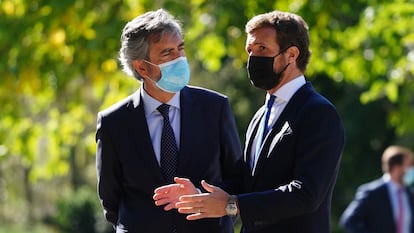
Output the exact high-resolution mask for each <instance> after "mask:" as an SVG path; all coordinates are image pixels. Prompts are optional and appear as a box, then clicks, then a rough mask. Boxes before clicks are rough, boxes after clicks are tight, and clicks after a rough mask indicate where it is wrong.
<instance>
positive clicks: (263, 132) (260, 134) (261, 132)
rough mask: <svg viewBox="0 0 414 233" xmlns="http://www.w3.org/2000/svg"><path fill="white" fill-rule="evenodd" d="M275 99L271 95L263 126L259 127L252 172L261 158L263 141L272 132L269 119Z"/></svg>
mask: <svg viewBox="0 0 414 233" xmlns="http://www.w3.org/2000/svg"><path fill="white" fill-rule="evenodd" d="M275 99H276V96H274V95H271V96H270V98H269V99H268V100H267V104H266V110H265V115H264V119H262V120H261V124H262V125H261V126H260V127H259V130H258V132H257V135H258V138H257V143H256V152H255V153H254V157H253V158H252V160H251V161H250V168H251V169H252V170H253V168H254V164H255V162H256V160H257V158H258V157H259V152H260V148H261V147H262V143H263V140H264V138H266V135H267V133H268V132H269V130H270V127H268V124H269V117H270V112H271V110H272V106H273V103H274V102H275Z"/></svg>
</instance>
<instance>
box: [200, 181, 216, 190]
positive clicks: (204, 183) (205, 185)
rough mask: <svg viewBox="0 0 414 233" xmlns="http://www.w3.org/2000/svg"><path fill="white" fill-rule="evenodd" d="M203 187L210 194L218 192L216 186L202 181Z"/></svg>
mask: <svg viewBox="0 0 414 233" xmlns="http://www.w3.org/2000/svg"><path fill="white" fill-rule="evenodd" d="M201 186H203V188H204V189H205V190H207V191H208V192H209V193H212V192H214V191H215V190H216V186H214V185H211V184H209V183H207V182H206V181H205V180H202V181H201Z"/></svg>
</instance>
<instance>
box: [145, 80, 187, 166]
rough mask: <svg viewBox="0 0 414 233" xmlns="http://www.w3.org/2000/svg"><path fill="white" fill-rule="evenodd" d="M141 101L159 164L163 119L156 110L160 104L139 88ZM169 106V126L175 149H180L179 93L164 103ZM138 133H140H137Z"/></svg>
mask: <svg viewBox="0 0 414 233" xmlns="http://www.w3.org/2000/svg"><path fill="white" fill-rule="evenodd" d="M140 95H141V100H142V101H143V103H144V111H145V118H146V119H147V125H148V130H149V133H150V136H151V141H152V147H153V148H154V152H155V157H156V159H157V161H158V164H160V158H161V155H160V150H161V133H162V127H163V120H164V119H163V117H162V115H161V114H160V113H159V112H158V110H157V108H158V106H160V105H161V104H162V103H161V102H160V101H158V100H156V99H154V98H153V97H151V96H150V95H149V94H148V93H147V92H146V91H145V90H144V88H143V87H141V88H140ZM166 104H168V105H170V110H169V117H170V124H171V127H172V128H173V130H174V136H175V141H176V142H177V148H178V149H180V128H181V111H180V109H181V108H180V92H177V93H176V94H175V95H174V96H173V98H171V99H170V101H168V103H166ZM137 133H140V132H137Z"/></svg>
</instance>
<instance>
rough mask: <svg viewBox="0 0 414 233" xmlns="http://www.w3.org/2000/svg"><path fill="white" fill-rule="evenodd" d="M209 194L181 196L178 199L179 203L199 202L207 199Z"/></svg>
mask: <svg viewBox="0 0 414 233" xmlns="http://www.w3.org/2000/svg"><path fill="white" fill-rule="evenodd" d="M208 195H209V193H201V194H194V195H183V196H181V197H180V199H179V200H180V202H201V201H204V200H205V199H206V198H207V197H208Z"/></svg>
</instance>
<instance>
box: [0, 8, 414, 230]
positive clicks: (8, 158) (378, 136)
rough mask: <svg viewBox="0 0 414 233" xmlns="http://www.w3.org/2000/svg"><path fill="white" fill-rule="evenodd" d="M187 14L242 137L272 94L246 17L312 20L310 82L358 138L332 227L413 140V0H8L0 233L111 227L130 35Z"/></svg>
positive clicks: (200, 71) (2, 29)
mask: <svg viewBox="0 0 414 233" xmlns="http://www.w3.org/2000/svg"><path fill="white" fill-rule="evenodd" d="M161 7H162V8H164V9H166V10H168V11H170V13H172V14H173V15H175V16H176V17H177V18H179V19H180V20H181V21H182V22H183V27H184V30H185V46H186V53H187V57H188V58H189V62H190V66H191V72H192V75H191V81H190V84H193V85H200V86H204V87H207V88H211V89H215V90H217V91H219V92H222V93H224V94H226V95H228V96H229V97H230V100H231V104H232V108H233V111H234V114H235V116H236V121H237V125H238V129H239V133H240V136H241V140H242V142H244V132H245V129H246V128H247V124H248V122H249V120H250V118H251V117H252V115H253V114H254V112H255V111H256V110H257V108H258V107H259V106H260V105H262V104H263V101H264V93H263V92H262V91H260V90H258V89H256V88H254V87H252V86H251V84H250V83H249V81H248V79H247V73H246V69H245V66H246V60H247V54H246V52H245V51H244V44H245V39H246V38H245V33H244V25H245V23H246V22H247V20H248V19H250V18H251V17H252V16H254V15H256V14H259V13H264V12H267V11H271V10H273V9H279V10H283V11H290V12H294V13H297V14H299V15H301V16H302V17H303V18H304V19H305V20H306V21H307V22H308V24H309V27H310V36H311V50H312V57H311V62H310V65H309V68H308V70H307V72H306V77H307V79H308V80H310V81H311V82H312V83H313V85H314V86H315V88H316V89H317V90H318V91H320V92H321V93H322V94H323V95H325V96H326V97H328V98H329V99H330V100H331V101H332V102H333V103H334V104H335V105H336V106H337V108H338V111H339V112H340V114H341V116H342V119H343V122H344V125H345V130H346V145H345V151H344V155H343V159H342V164H341V170H340V174H339V177H338V181H337V185H336V188H335V191H334V197H333V207H332V208H333V209H332V229H333V232H335V233H340V232H342V230H341V229H340V228H339V227H338V224H337V222H338V218H339V216H340V214H341V213H342V212H343V210H344V208H345V207H346V205H347V204H348V203H349V201H350V200H351V199H352V198H353V195H354V192H355V189H356V187H357V186H358V185H360V184H361V183H363V182H367V181H369V180H371V179H374V178H377V177H379V176H380V175H381V169H380V156H381V153H382V151H383V149H384V148H385V147H386V146H388V145H389V144H401V145H404V146H407V147H409V148H411V149H413V148H414V141H413V133H414V120H413V119H414V118H413V117H414V108H413V105H414V98H413V97H414V96H413V93H414V92H413V91H414V82H413V78H414V77H413V76H414V27H413V25H414V1H407V0H394V1H380V0H372V1H369V0H368V1H362V0H337V1H331V0H312V1H311V0H289V1H287V0H285V1H276V0H274V1H271V0H187V1H182V0H175V1H174V0H125V1H117V0H100V1H98V0H96V1H94V0H50V1H44V0H33V1H30V0H26V1H25V0H0V53H1V57H0V59H1V60H0V233H5V232H7V233H22V232H34V233H37V232H39V233H40V232H42V233H52V232H62V233H65V232H67V233H71V232H77V233H82V232H88V233H94V232H110V227H109V226H108V224H107V223H106V222H105V221H104V219H103V214H102V211H101V208H100V206H99V202H98V199H97V195H96V176H95V141H94V133H95V127H96V114H97V112H98V111H99V110H101V109H103V108H105V107H107V106H109V105H111V104H113V103H115V102H116V101H118V100H120V99H122V98H124V97H126V96H127V95H129V94H130V93H132V92H133V91H135V90H136V89H137V88H138V87H139V83H138V82H136V81H135V80H134V79H133V78H130V77H126V75H124V74H123V73H122V72H121V68H120V65H119V63H118V60H117V57H118V50H119V46H120V45H119V44H120V43H119V41H120V39H119V38H120V34H121V31H122V28H123V26H124V25H125V23H126V22H127V21H129V20H131V19H133V18H134V17H136V16H137V15H139V14H142V13H144V12H145V11H147V10H154V9H158V8H161Z"/></svg>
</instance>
